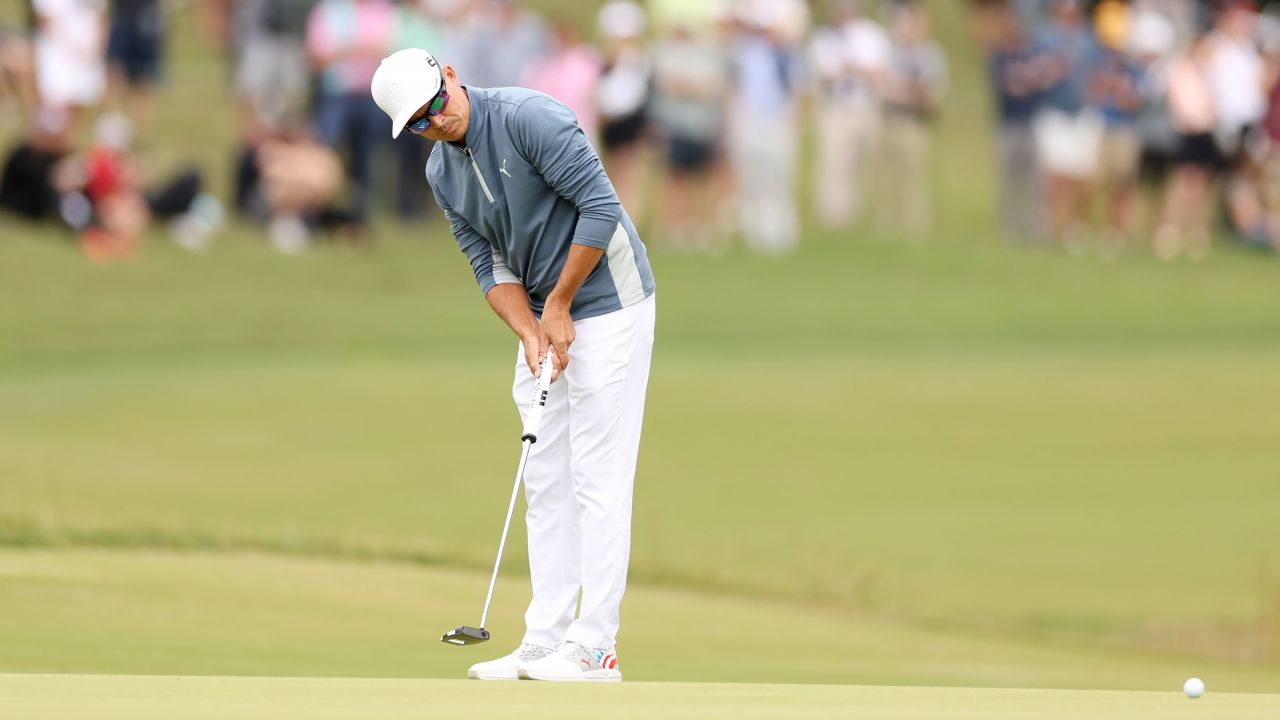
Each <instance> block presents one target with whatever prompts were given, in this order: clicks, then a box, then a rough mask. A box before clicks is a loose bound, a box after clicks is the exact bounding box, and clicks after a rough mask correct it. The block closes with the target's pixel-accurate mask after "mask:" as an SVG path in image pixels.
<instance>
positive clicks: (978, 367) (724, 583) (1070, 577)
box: [0, 3, 1280, 707]
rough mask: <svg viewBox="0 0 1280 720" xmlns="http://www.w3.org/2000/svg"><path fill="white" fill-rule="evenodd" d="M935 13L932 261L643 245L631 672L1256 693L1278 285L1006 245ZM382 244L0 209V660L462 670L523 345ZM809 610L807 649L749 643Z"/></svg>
mask: <svg viewBox="0 0 1280 720" xmlns="http://www.w3.org/2000/svg"><path fill="white" fill-rule="evenodd" d="M935 5H936V9H937V11H938V13H939V14H940V23H939V25H940V27H942V28H943V29H944V31H945V33H946V40H947V42H948V45H949V48H950V50H951V52H952V53H953V55H952V63H953V66H954V69H955V71H956V75H955V77H956V88H957V91H956V92H953V93H952V96H951V99H950V100H949V105H948V108H947V110H946V112H945V113H944V120H943V122H942V123H941V124H940V126H939V128H938V140H939V142H938V143H937V144H936V146H935V149H936V154H935V157H936V167H937V173H936V178H935V180H936V184H937V187H938V190H939V219H940V224H939V227H938V231H937V233H936V234H935V235H934V236H933V237H932V238H931V239H930V241H929V242H928V243H926V244H923V245H919V246H915V245H908V244H904V243H897V242H892V241H890V240H888V239H886V238H881V237H876V236H874V235H872V234H869V233H866V232H858V233H853V234H850V235H844V236H841V235H836V234H830V233H821V232H808V233H806V235H805V238H804V241H803V243H802V247H801V250H800V252H799V253H798V254H796V255H795V256H794V257H791V258H788V259H786V260H776V259H767V258H756V257H751V256H748V255H746V254H745V253H743V252H742V251H741V250H738V249H735V250H734V251H732V252H730V253H729V254H728V255H727V256H726V257H723V258H715V259H709V258H701V257H693V256H687V255H680V254H674V253H671V252H667V251H664V250H663V249H662V247H661V246H662V238H660V237H649V240H650V241H651V243H650V244H651V246H653V248H654V251H653V260H654V265H655V272H656V275H657V280H658V285H659V296H658V304H659V330H658V340H657V347H656V350H655V362H654V371H653V377H652V383H651V390H650V395H649V403H648V414H647V420H646V428H645V437H644V444H643V450H642V459H641V464H640V469H639V475H638V479H637V491H636V516H635V543H634V556H633V557H634V562H633V574H632V578H633V586H632V587H633V590H632V592H631V593H630V595H629V600H628V604H627V607H626V612H627V615H626V617H627V625H626V629H625V630H624V639H623V649H622V653H623V655H624V657H626V658H628V663H630V664H629V666H628V667H629V670H628V672H629V673H631V674H629V677H636V678H639V679H646V680H674V679H680V680H707V681H710V680H753V681H771V680H786V681H792V682H797V681H821V682H864V683H878V684H922V685H937V684H975V685H1019V686H1037V685H1038V686H1054V687H1099V688H1103V687H1105V688H1126V687H1128V688H1136V687H1141V688H1152V689H1154V688H1162V687H1176V686H1177V684H1178V683H1180V682H1181V680H1182V679H1183V678H1184V677H1185V676H1186V675H1189V674H1192V672H1193V670H1191V669H1189V668H1192V667H1194V668H1204V667H1211V668H1215V669H1216V673H1217V674H1216V675H1215V676H1213V677H1209V680H1210V686H1211V688H1215V687H1230V688H1232V689H1236V690H1275V689H1276V685H1275V683H1274V677H1275V676H1276V670H1277V669H1278V665H1277V663H1280V553H1278V552H1277V550H1276V548H1280V525H1278V524H1277V523H1276V522H1275V517H1276V508H1278V507H1280V485H1278V484H1277V483H1276V482H1275V468H1276V467H1280V449H1278V448H1277V446H1276V443H1275V437H1276V436H1277V433H1280V421H1277V418H1276V413H1275V406H1276V401H1277V398H1280V376H1277V374H1276V373H1275V370H1274V369H1275V367H1276V365H1277V363H1278V362H1280V312H1277V311H1276V308H1277V307H1280V283H1278V282H1277V279H1278V278H1280V267H1278V266H1277V264H1276V263H1275V262H1274V261H1273V260H1272V259H1270V258H1267V257H1263V256H1256V255H1245V254H1242V253H1237V252H1232V251H1230V250H1227V251H1220V252H1217V253H1215V255H1214V256H1212V257H1211V258H1210V259H1209V260H1208V261H1206V262H1204V263H1199V264H1189V263H1180V264H1161V263H1158V262H1156V261H1154V260H1151V259H1149V258H1147V257H1145V256H1143V255H1142V254H1141V253H1132V254H1130V255H1128V256H1126V257H1124V258H1122V259H1121V260H1120V261H1118V262H1115V263H1102V262H1100V261H1097V260H1095V259H1079V260H1077V259H1070V258H1066V257H1062V256H1060V255H1057V254H1054V253H1049V252H1038V251H1029V250H1013V249H1009V248H1006V247H1003V246H1002V245H1001V244H1000V243H999V242H998V241H996V240H994V239H993V238H994V237H995V233H994V232H993V230H992V225H991V217H990V215H991V213H990V186H991V178H990V172H989V170H988V168H989V165H990V163H989V154H988V152H987V149H986V147H985V146H984V143H983V142H981V138H982V137H983V136H984V135H983V133H984V132H985V131H984V130H983V128H984V125H983V122H984V118H985V100H984V96H983V94H982V93H981V91H980V90H979V88H980V82H979V80H978V79H977V75H978V74H979V72H980V71H979V69H978V66H977V65H976V62H975V61H974V60H973V58H972V55H971V53H972V47H971V45H970V43H969V41H968V40H967V39H966V38H965V37H964V35H963V32H962V25H961V24H960V18H959V16H958V13H959V10H958V9H957V8H958V6H959V4H956V3H939V4H935ZM566 7H567V5H566ZM574 7H577V6H576V5H575V6H574ZM178 19H179V23H180V25H179V29H180V32H181V33H183V37H185V38H186V40H187V42H184V43H180V44H179V45H178V56H177V62H176V64H175V67H174V76H173V81H172V82H171V83H170V85H169V86H168V87H167V89H166V91H165V93H166V94H165V96H164V98H163V99H162V102H161V104H160V107H158V108H157V123H156V127H157V128H158V132H157V134H156V135H155V137H154V138H153V139H149V143H151V140H154V143H153V144H151V146H150V148H149V150H148V152H149V153H151V155H150V157H152V158H153V159H155V160H157V161H158V162H160V163H164V162H168V161H176V160H178V159H180V157H182V156H184V155H185V156H191V157H195V158H197V159H200V160H201V161H202V162H204V163H205V164H206V165H207V166H208V167H211V168H212V176H213V178H214V180H215V187H221V184H220V183H222V182H223V181H224V180H225V176H226V169H227V162H228V160H229V157H228V155H227V153H226V149H227V148H228V147H229V144H228V143H229V136H230V133H231V125H230V123H229V122H227V121H226V120H227V118H223V117H221V116H219V115H218V114H217V113H215V112H213V111H212V110H210V111H209V112H205V113H199V114H197V116H196V119H195V120H192V121H191V122H190V123H184V119H190V118H191V113H190V112H189V109H190V108H191V107H210V106H216V105H218V104H219V103H220V102H222V99H220V98H221V96H219V95H218V93H221V92H225V88H223V86H222V84H221V80H220V78H221V77H222V76H221V75H220V73H221V71H222V69H221V67H220V66H219V64H218V61H217V60H216V59H214V58H213V57H212V55H211V54H210V51H209V48H208V47H207V45H201V44H200V43H199V42H197V41H196V40H195V35H196V31H195V28H194V26H193V23H192V17H191V15H190V14H189V13H188V14H184V15H181V16H179V18H178ZM967 53H968V54H967ZM966 58H967V59H966ZM223 104H225V103H223ZM177 128H181V129H183V131H185V133H186V134H182V133H179V132H178V130H177ZM193 138H198V139H199V141H198V142H197V141H195V140H193ZM377 230H378V233H377V235H378V237H379V242H378V243H377V244H376V245H375V247H374V248H372V249H370V250H367V251H365V250H352V249H346V248H333V247H325V248H321V249H319V250H317V251H316V252H314V253H311V254H309V255H307V256H305V257H301V258H282V257H278V256H275V255H273V254H271V253H270V252H269V251H267V250H266V249H264V248H263V247H262V245H261V243H260V242H259V241H260V237H259V235H258V234H257V233H256V232H255V231H253V230H251V229H247V228H242V227H234V226H233V227H231V228H229V229H228V231H227V232H226V233H225V234H224V236H223V237H221V238H220V240H219V243H218V245H217V246H215V247H214V248H213V250H212V251H211V252H210V253H208V254H207V255H205V256H198V257H197V256H192V255H188V254H185V253H183V252H181V251H179V250H177V249H175V248H173V247H171V246H170V245H168V244H167V243H166V242H165V241H164V238H163V237H162V236H160V235H158V234H157V235H156V236H153V237H151V238H149V242H148V246H147V248H146V250H145V253H144V255H143V256H142V258H141V259H139V260H138V261H136V262H132V263H122V264H117V265H112V266H108V267H98V266H94V265H91V264H89V263H88V262H86V261H84V260H83V259H82V258H80V257H79V256H78V255H77V254H76V253H75V252H74V250H73V249H72V248H71V247H70V246H69V245H68V243H67V242H66V239H65V238H64V237H62V236H61V235H59V234H57V233H54V232H51V231H48V230H45V229H41V228H36V227H32V226H28V225H24V224H21V223H18V222H15V221H13V220H12V219H9V218H0V546H4V547H7V548H9V549H8V550H4V551H3V552H0V558H3V562H0V566H5V567H9V568H11V571H10V572H8V573H6V574H0V617H4V618H5V619H6V622H5V623H0V668H3V669H7V670H10V671H23V670H27V671H35V670H38V671H52V670H57V671H67V672H134V673H152V674H167V673H175V672H182V673H208V674H244V673H251V674H263V675H295V674H312V673H313V674H326V675H374V674H385V675H437V676H443V677H456V676H457V674H458V667H459V662H460V661H459V660H458V659H457V658H458V657H459V656H457V655H442V654H435V655H432V654H429V653H426V651H425V650H423V648H426V647H429V648H430V650H431V651H432V652H435V653H439V652H443V650H441V648H437V647H436V645H438V643H435V644H433V643H434V636H435V635H436V634H438V633H439V632H440V631H441V630H442V629H443V628H444V627H445V626H448V625H450V624H457V623H459V622H464V621H468V619H469V618H471V616H472V615H473V614H474V612H475V607H474V606H475V604H476V603H477V601H478V600H479V597H478V595H479V592H480V591H481V590H482V589H483V585H484V580H485V578H484V575H483V569H484V568H485V567H486V566H487V565H488V563H489V562H491V557H492V556H491V553H492V552H493V548H494V545H495V542H496V539H497V533H498V530H499V528H498V524H499V522H500V520H501V509H502V507H503V503H504V502H505V499H506V495H507V493H508V491H509V487H510V485H509V483H510V474H511V472H512V470H513V467H514V463H515V460H516V456H517V451H518V446H517V445H516V435H517V428H516V423H515V413H514V412H513V409H512V408H511V406H510V398H509V395H510V393H509V383H510V373H511V366H512V364H513V362H514V355H515V352H514V350H515V348H514V342H513V339H512V338H511V337H510V336H509V334H508V333H507V331H506V330H505V329H503V328H502V327H501V325H500V323H499V322H498V321H497V320H495V319H494V318H492V317H491V315H490V313H489V311H488V310H487V308H485V306H484V304H483V302H482V301H481V299H480V296H479V293H478V292H477V291H476V289H475V286H474V282H473V281H472V279H471V278H470V276H469V273H468V271H467V268H466V266H465V262H464V261H463V259H462V258H461V257H460V256H459V255H458V253H457V251H456V249H455V248H454V246H453V244H452V242H451V241H450V240H449V238H448V237H447V236H446V233H445V229H444V228H443V227H442V226H441V223H438V222H437V223H435V224H429V225H426V226H424V227H421V228H400V227H396V226H392V225H380V226H379V227H378V228H377ZM457 508H465V509H466V512H457V511H456V509H457ZM516 535H517V542H516V543H515V544H514V545H513V546H512V547H511V548H509V550H508V553H509V556H508V557H509V562H508V566H507V567H508V579H505V580H504V584H503V586H502V587H503V588H504V592H505V593H506V595H505V596H504V598H503V599H502V602H503V603H505V605H503V606H502V607H501V612H500V613H499V614H498V615H496V616H495V617H498V618H499V620H497V621H496V622H498V623H501V622H508V623H509V622H512V621H514V620H517V619H518V616H519V612H518V609H519V606H520V604H521V602H522V597H521V596H520V595H521V593H520V588H521V581H519V580H518V579H516V578H518V577H519V575H520V573H521V572H522V568H521V565H522V563H521V562H520V561H519V558H520V556H521V553H522V551H523V547H522V545H521V544H520V542H519V540H518V537H519V535H520V529H519V527H517V530H516ZM161 550H164V551H183V552H174V553H173V554H166V553H164V552H158V551H161ZM245 553H250V554H248V555H246V554H245ZM15 567H16V568H19V569H18V570H12V568H15ZM237 568H240V569H242V571H243V575H242V576H237V575H236V572H237V570H236V569H237ZM48 573H52V576H49V575H48ZM60 573H63V574H65V577H64V575H60ZM237 577H240V578H241V579H240V580H239V581H238V582H239V583H240V584H239V585H236V584H235V582H232V581H231V580H228V578H231V579H232V580H234V579H235V578H237ZM282 577H290V578H293V579H294V580H295V581H296V582H297V583H298V586H299V587H301V588H306V592H305V593H303V592H294V591H291V590H288V588H282V587H280V586H279V583H278V582H277V581H276V580H273V578H282ZM58 578H63V579H61V580H59V579H58ZM353 588H357V589H359V590H361V591H362V592H368V593H371V594H373V595H377V596H379V597H380V598H381V599H380V600H379V601H378V603H375V604H374V606H372V607H371V608H370V609H369V612H367V613H366V614H364V615H362V614H360V613H358V612H352V609H353V608H356V609H359V608H365V607H369V606H367V605H362V604H361V603H366V602H367V599H364V598H363V596H356V597H353V596H352V594H351V593H352V589H353ZM108 600H110V602H108ZM809 616H814V617H821V618H823V621H822V623H820V624H821V626H822V627H823V628H824V629H825V633H824V636H823V638H822V640H821V642H820V643H818V647H815V646H814V643H800V644H794V645H786V644H783V645H780V644H779V643H778V642H777V641H776V639H775V636H776V631H777V630H778V629H780V628H789V627H791V626H793V624H794V620H793V619H794V618H796V617H809ZM10 618H22V620H21V622H8V620H9V619H10ZM506 627H507V634H508V635H513V634H514V633H515V631H514V630H513V629H511V628H510V626H506ZM693 628H699V629H700V630H699V632H705V633H708V634H705V635H696V637H698V638H699V640H698V641H697V642H686V641H685V640H684V639H683V638H686V637H689V636H687V635H685V633H688V632H690V630H691V629H693ZM677 631H678V632H677ZM6 633H7V635H6ZM415 633H416V634H415ZM672 644H679V645H680V647H681V652H680V653H678V655H679V656H680V657H672V655H673V654H672V653H671V652H670V646H671V645H672ZM441 647H443V646H441ZM688 647H694V648H696V651H695V652H690V651H688V650H687V648H688ZM699 653H706V654H699ZM815 656H816V657H817V658H818V659H819V661H818V662H815V661H814V658H815ZM987 657H991V658H995V660H992V661H991V663H990V664H983V663H984V662H985V661H981V660H975V658H987ZM1117 658H1118V659H1117ZM815 667H817V668H818V669H815ZM631 668H634V670H633V669H631ZM1204 674H1206V675H1208V674H1209V673H1207V672H1206V673H1204ZM1215 677H1216V678H1226V680H1225V682H1226V685H1223V684H1222V682H1224V680H1221V679H1215ZM3 695H4V693H2V692H0V696H3ZM1001 702H1002V701H1001ZM1197 707H1203V705H1200V706H1197Z"/></svg>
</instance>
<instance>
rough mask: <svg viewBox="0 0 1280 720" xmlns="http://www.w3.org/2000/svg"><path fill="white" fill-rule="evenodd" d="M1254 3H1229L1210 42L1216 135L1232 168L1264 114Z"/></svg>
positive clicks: (1232, 0)
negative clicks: (1248, 134) (1255, 33)
mask: <svg viewBox="0 0 1280 720" xmlns="http://www.w3.org/2000/svg"><path fill="white" fill-rule="evenodd" d="M1256 20H1257V13H1256V11H1255V9H1254V6H1253V3H1251V2H1247V1H1246V0H1230V1H1229V2H1228V3H1227V5H1226V7H1225V8H1224V9H1223V10H1222V11H1221V12H1220V13H1219V14H1218V17H1217V21H1216V22H1215V27H1214V30H1213V33H1212V34H1211V36H1210V43H1209V51H1208V52H1209V60H1208V62H1209V67H1208V71H1209V87H1210V88H1211V89H1212V90H1213V100H1214V106H1215V107H1216V108H1217V125H1216V127H1215V128H1214V133H1215V136H1216V137H1217V139H1218V143H1219V146H1220V147H1221V148H1222V150H1223V152H1224V154H1225V156H1226V157H1227V159H1228V161H1229V162H1230V164H1232V165H1233V166H1234V165H1236V164H1238V163H1239V162H1240V161H1241V160H1242V159H1243V158H1242V155H1243V153H1244V139H1245V133H1246V132H1247V131H1248V130H1249V129H1250V128H1252V127H1254V126H1255V125H1257V124H1258V123H1259V122H1260V121H1261V120H1262V117H1263V115H1264V114H1266V111H1267V77H1266V68H1265V66H1264V64H1263V62H1262V56H1261V55H1260V54H1259V53H1258V49H1257V46H1256V45H1255V44H1254V40H1253V29H1254V26H1255V24H1256Z"/></svg>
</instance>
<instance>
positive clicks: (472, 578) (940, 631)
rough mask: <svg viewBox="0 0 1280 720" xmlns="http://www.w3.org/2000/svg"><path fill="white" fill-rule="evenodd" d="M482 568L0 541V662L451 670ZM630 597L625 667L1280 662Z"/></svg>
mask: <svg viewBox="0 0 1280 720" xmlns="http://www.w3.org/2000/svg"><path fill="white" fill-rule="evenodd" d="M487 579H488V578H487V575H486V574H485V573H484V572H483V571H480V572H471V571H459V570H454V569H447V568H424V567H411V566H405V565H402V564H396V563H369V562H352V561H341V562H339V561H332V560H323V559H300V558H286V557H279V556H276V555H272V554H263V553H247V552H233V553H222V552H191V553H172V552H163V551H150V550H138V549H131V550H129V551H127V552H126V551H107V550H74V549H65V548H64V549H56V550H26V551H15V550H6V551H3V552H0V617H4V618H5V622H4V623H3V624H0V647H3V648H4V652H3V653H0V672H13V671H23V672H114V673H142V674H146V673H157V672H159V671H161V670H163V672H164V673H166V674H180V675H285V674H288V675H312V676H333V677H342V676H359V677H379V676H381V677H440V678H460V677H462V675H463V673H464V672H465V669H466V667H467V665H469V664H470V663H472V662H475V661H477V660H478V659H481V658H485V657H488V656H490V655H491V654H493V653H495V652H500V651H501V650H502V649H504V648H507V647H508V646H510V645H512V644H514V643H515V642H516V641H517V640H518V639H519V637H520V635H521V632H522V627H521V625H520V623H519V618H520V612H521V609H522V608H523V606H524V603H525V601H526V599H527V592H528V590H527V583H526V582H522V581H520V580H519V579H516V578H506V579H504V580H503V582H502V583H501V584H500V585H499V587H498V592H497V596H496V598H495V607H494V613H493V615H492V618H491V622H490V623H489V629H490V630H491V631H492V632H493V634H494V641H493V642H491V643H490V644H489V645H486V646H481V647H472V648H457V647H453V646H451V645H445V644H443V643H441V642H439V638H440V635H441V633H443V632H444V631H445V630H446V629H449V628H451V627H454V626H456V625H459V624H463V623H474V622H476V613H477V612H478V603H479V601H480V600H481V599H482V594H483V592H484V588H485V584H486V581H487ZM624 611H625V614H626V619H627V624H626V627H625V629H624V633H623V638H622V651H621V658H622V664H623V668H624V672H625V673H626V677H627V679H628V680H629V681H630V680H640V681H653V680H680V681H692V680H699V681H709V682H740V683H753V682H754V683H823V684H836V683H840V684H848V683H854V684H895V683H901V682H903V681H905V680H908V679H909V680H911V681H913V682H915V683H918V684H925V685H946V686H1002V687H1067V688H1072V687H1074V688H1106V689H1145V690H1177V689H1178V688H1179V687H1181V683H1182V681H1183V680H1184V679H1185V678H1186V677H1189V676H1190V675H1193V674H1197V675H1200V676H1202V677H1204V678H1205V679H1206V681H1207V682H1208V684H1209V686H1210V688H1211V690H1213V691H1215V692H1240V691H1254V692H1257V691H1263V690H1267V691H1273V692H1274V691H1280V678H1278V677H1277V676H1276V674H1275V673H1273V672H1270V671H1268V670H1267V669H1265V668H1259V667H1255V666H1250V665H1249V664H1246V663H1238V662H1224V661H1215V660H1205V659H1190V658H1182V657H1175V656H1167V655H1161V654H1158V653H1151V652H1140V651H1130V650H1110V651H1106V650H1103V651H1099V650H1098V649H1097V648H1093V647H1089V646H1088V645H1080V644H1070V643H1058V644H1054V645H1046V644H1044V643H1040V642H1036V641H1034V640H1028V639H1022V638H1017V637H1008V636H1000V635H998V634H991V633H975V632H969V631H963V630H958V629H949V628H938V627H931V626H927V625H918V624H913V623H904V622H899V621H893V620H886V619H883V618H874V617H869V616H867V615H864V614H861V613H850V612H842V611H838V610H830V609H823V608H816V607H813V606H812V605H809V604H803V603H788V602H780V601H769V600H759V599H751V598H743V597H736V596H728V595H724V594H717V593H705V592H694V591H689V590H679V589H671V588H655V587H652V586H645V585H637V586H635V587H633V588H632V590H631V592H630V593H629V595H628V598H627V601H626V604H625V606H624ZM0 685H2V682H0ZM4 694H5V693H4V692H3V690H0V697H3V696H4ZM0 715H4V716H5V717H21V715H8V714H5V713H3V712H2V711H0Z"/></svg>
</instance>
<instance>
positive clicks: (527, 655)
mask: <svg viewBox="0 0 1280 720" xmlns="http://www.w3.org/2000/svg"><path fill="white" fill-rule="evenodd" d="M550 654H551V651H550V650H548V649H546V648H544V647H542V646H541V645H534V644H533V643H524V644H523V645H521V646H520V647H518V648H516V652H515V655H516V657H518V658H520V659H521V660H524V661H529V660H537V659H539V658H543V657H546V656H547V655H550Z"/></svg>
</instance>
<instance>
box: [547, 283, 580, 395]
mask: <svg viewBox="0 0 1280 720" xmlns="http://www.w3.org/2000/svg"><path fill="white" fill-rule="evenodd" d="M576 336H577V335H576V333H575V331H574V329H573V318H572V317H570V316H569V308H568V307H566V306H565V305H563V304H561V303H558V302H555V301H554V300H548V301H547V304H546V305H545V306H544V307H543V308H542V322H541V324H540V329H539V338H538V347H539V350H538V361H539V362H541V361H542V359H543V358H545V357H546V356H547V353H548V352H555V357H553V358H552V363H553V364H554V367H555V374H554V375H553V376H552V377H551V379H552V381H553V382H554V381H555V379H556V378H557V377H559V376H560V373H562V372H564V369H565V368H566V367H568V366H569V346H570V345H572V344H573V339H574V338H575V337H576Z"/></svg>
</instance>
